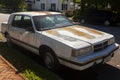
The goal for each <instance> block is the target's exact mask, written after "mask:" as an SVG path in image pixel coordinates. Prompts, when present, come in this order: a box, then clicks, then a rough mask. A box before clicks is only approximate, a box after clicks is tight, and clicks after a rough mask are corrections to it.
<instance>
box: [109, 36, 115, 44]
mask: <svg viewBox="0 0 120 80" xmlns="http://www.w3.org/2000/svg"><path fill="white" fill-rule="evenodd" d="M114 42H115V38H114V37H113V38H111V39H109V40H108V45H111V44H113V43H114Z"/></svg>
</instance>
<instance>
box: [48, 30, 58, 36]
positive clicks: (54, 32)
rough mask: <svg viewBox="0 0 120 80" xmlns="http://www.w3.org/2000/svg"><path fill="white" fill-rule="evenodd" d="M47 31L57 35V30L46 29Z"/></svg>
mask: <svg viewBox="0 0 120 80" xmlns="http://www.w3.org/2000/svg"><path fill="white" fill-rule="evenodd" d="M47 33H49V34H52V35H55V36H57V35H59V34H58V32H57V31H55V30H48V31H47Z"/></svg>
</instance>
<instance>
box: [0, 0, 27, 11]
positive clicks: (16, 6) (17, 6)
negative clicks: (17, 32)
mask: <svg viewBox="0 0 120 80" xmlns="http://www.w3.org/2000/svg"><path fill="white" fill-rule="evenodd" d="M0 4H2V5H3V6H4V7H5V8H7V9H12V10H13V11H20V10H21V9H23V8H24V7H25V0H1V1H0Z"/></svg>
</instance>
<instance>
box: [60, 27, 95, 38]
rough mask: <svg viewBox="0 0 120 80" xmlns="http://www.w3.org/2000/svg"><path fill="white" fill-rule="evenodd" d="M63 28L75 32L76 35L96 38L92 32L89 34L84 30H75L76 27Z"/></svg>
mask: <svg viewBox="0 0 120 80" xmlns="http://www.w3.org/2000/svg"><path fill="white" fill-rule="evenodd" d="M61 30H65V31H68V32H71V33H73V34H75V35H78V36H82V37H85V38H88V39H93V38H95V37H94V36H92V35H90V34H87V33H84V32H81V31H78V30H75V29H73V27H66V28H62V29H61Z"/></svg>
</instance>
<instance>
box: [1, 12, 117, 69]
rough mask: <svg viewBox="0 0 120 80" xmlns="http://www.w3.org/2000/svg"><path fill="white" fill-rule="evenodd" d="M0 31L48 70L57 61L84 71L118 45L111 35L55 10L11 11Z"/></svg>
mask: <svg viewBox="0 0 120 80" xmlns="http://www.w3.org/2000/svg"><path fill="white" fill-rule="evenodd" d="M1 30H2V31H1V32H2V33H3V34H5V36H6V38H7V40H8V41H11V42H13V43H15V44H17V45H20V46H22V47H24V48H26V49H28V50H30V51H32V52H34V53H36V54H37V55H41V56H42V57H43V62H44V64H45V66H46V67H47V68H49V69H55V68H57V67H56V66H57V65H58V63H60V64H62V65H65V66H67V67H70V68H73V69H76V70H84V69H87V68H89V67H91V66H93V65H94V64H100V63H105V62H107V61H109V60H110V59H111V58H112V57H113V55H114V54H115V53H116V52H115V51H116V50H117V49H118V48H119V46H118V44H117V43H115V40H114V36H113V35H111V34H108V33H105V32H101V31H98V30H94V29H90V28H87V27H83V26H80V25H74V24H72V22H70V21H69V20H68V19H66V18H65V17H64V16H62V15H61V14H60V13H56V12H20V13H13V14H11V16H10V18H9V21H8V23H2V29H1Z"/></svg>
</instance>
